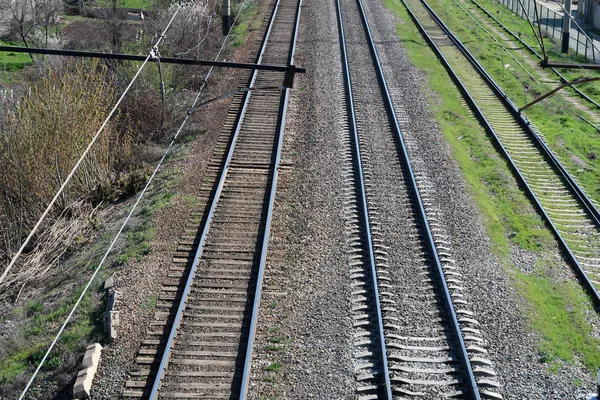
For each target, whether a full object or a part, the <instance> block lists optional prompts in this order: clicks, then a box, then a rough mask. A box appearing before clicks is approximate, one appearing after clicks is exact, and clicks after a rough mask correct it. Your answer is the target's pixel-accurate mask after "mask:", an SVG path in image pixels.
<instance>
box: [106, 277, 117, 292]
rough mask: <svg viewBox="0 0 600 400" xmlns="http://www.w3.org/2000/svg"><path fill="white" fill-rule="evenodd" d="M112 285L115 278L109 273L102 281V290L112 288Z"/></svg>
mask: <svg viewBox="0 0 600 400" xmlns="http://www.w3.org/2000/svg"><path fill="white" fill-rule="evenodd" d="M113 286H115V280H114V278H113V277H112V275H111V276H109V277H108V278H106V280H105V281H104V290H108V289H112V287H113Z"/></svg>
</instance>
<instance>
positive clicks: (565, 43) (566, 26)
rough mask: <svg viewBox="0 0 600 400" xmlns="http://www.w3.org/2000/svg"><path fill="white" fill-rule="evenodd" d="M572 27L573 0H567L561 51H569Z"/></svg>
mask: <svg viewBox="0 0 600 400" xmlns="http://www.w3.org/2000/svg"><path fill="white" fill-rule="evenodd" d="M570 29H571V0H565V12H564V15H563V28H562V47H561V52H563V53H568V52H569V31H570Z"/></svg>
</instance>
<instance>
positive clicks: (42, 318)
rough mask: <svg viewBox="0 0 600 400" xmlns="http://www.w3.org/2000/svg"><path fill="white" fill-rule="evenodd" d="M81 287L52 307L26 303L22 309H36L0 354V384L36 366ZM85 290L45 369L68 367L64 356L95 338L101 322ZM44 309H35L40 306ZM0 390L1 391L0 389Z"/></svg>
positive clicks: (98, 313)
mask: <svg viewBox="0 0 600 400" xmlns="http://www.w3.org/2000/svg"><path fill="white" fill-rule="evenodd" d="M82 290H83V287H81V288H78V289H76V290H74V291H73V292H72V293H71V295H69V296H68V297H67V298H65V299H64V300H63V301H61V302H59V303H58V304H56V305H54V306H52V307H46V306H44V307H42V305H41V303H38V302H35V303H29V304H28V305H27V306H26V307H25V310H24V311H25V312H27V313H30V312H31V310H36V311H35V312H36V314H35V315H34V316H33V317H30V318H28V319H27V321H26V323H25V326H24V328H23V331H22V332H23V333H22V337H21V338H13V339H11V340H10V341H9V343H8V344H7V346H5V347H4V348H3V352H2V354H1V356H0V386H4V385H6V384H8V383H11V382H13V381H14V379H15V377H17V376H19V375H20V374H22V373H23V372H25V371H27V370H28V369H29V368H30V367H32V366H33V367H37V365H38V364H39V363H40V362H41V360H42V358H43V357H44V355H45V354H46V351H47V350H48V346H49V345H50V342H51V340H52V339H53V338H54V334H55V333H56V331H57V330H58V327H60V326H61V325H62V323H63V322H64V321H65V319H66V317H67V316H68V315H69V313H70V312H71V309H72V308H73V306H74V305H75V303H76V301H77V299H78V298H79V296H81V293H82ZM94 304H95V303H93V302H92V301H91V295H90V294H89V292H88V293H87V294H86V295H85V296H84V297H83V299H82V301H81V303H80V306H79V308H78V312H77V313H76V314H75V315H74V318H73V319H72V320H71V323H70V324H69V325H68V327H67V329H66V330H65V331H64V332H63V334H62V335H61V337H60V339H59V341H58V344H57V346H56V347H55V349H54V351H53V352H52V353H50V356H49V357H48V359H47V360H46V362H45V363H44V368H43V369H44V370H45V371H53V372H57V373H59V372H60V371H59V370H57V369H61V368H65V367H67V368H68V367H72V365H71V366H69V365H67V362H66V360H67V358H68V357H69V355H70V354H73V353H77V354H79V353H82V352H83V350H84V349H85V347H86V346H87V344H88V343H89V342H92V341H97V340H98V339H99V338H98V333H97V330H98V328H97V326H100V325H101V322H102V316H101V314H102V310H99V309H95V308H94V307H95V306H94ZM47 308H49V310H48V311H47V312H43V313H41V312H39V311H41V310H42V309H43V310H44V311H46V310H47ZM15 317H17V316H15ZM0 393H1V392H0Z"/></svg>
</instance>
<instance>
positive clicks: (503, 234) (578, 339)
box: [384, 0, 600, 371]
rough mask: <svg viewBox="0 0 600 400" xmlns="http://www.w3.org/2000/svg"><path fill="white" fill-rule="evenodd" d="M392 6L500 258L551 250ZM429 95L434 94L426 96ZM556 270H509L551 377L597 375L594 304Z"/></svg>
mask: <svg viewBox="0 0 600 400" xmlns="http://www.w3.org/2000/svg"><path fill="white" fill-rule="evenodd" d="M384 4H385V5H386V7H388V8H389V9H390V10H391V11H392V12H394V13H395V15H396V16H397V17H399V18H400V20H401V21H402V22H400V23H399V24H398V27H397V34H398V36H399V38H400V41H401V42H402V44H403V46H404V47H405V48H406V50H407V54H408V56H409V58H410V60H411V62H412V63H413V64H414V65H415V66H416V67H417V68H419V69H420V70H422V71H423V72H425V74H426V77H427V87H428V88H429V89H431V90H432V91H433V92H435V95H434V96H431V95H429V103H430V107H431V109H432V111H433V116H434V119H435V121H436V122H437V123H438V125H439V126H440V128H441V130H442V132H443V134H444V137H445V139H446V140H447V141H448V143H449V144H450V145H451V146H452V151H453V155H454V157H455V159H456V160H457V161H458V164H459V167H460V169H461V171H462V174H463V176H464V178H465V180H466V181H467V185H468V190H469V192H470V194H471V196H472V198H473V199H474V201H475V203H476V204H477V206H478V207H479V209H480V211H481V213H482V215H483V219H484V222H485V224H486V227H487V231H488V234H489V235H490V238H491V239H492V241H493V243H494V244H495V248H496V249H495V250H496V252H497V253H499V254H500V255H501V256H504V257H503V259H504V261H503V262H504V263H505V264H508V262H507V261H508V257H507V256H508V254H509V248H508V245H507V244H508V241H507V238H508V240H511V241H512V242H514V243H515V244H516V245H518V246H519V247H521V248H523V249H529V250H535V249H538V248H544V247H546V245H547V244H548V243H550V242H551V240H552V239H551V235H550V233H549V231H548V230H547V229H544V228H543V225H542V223H541V220H540V218H539V217H538V216H537V215H536V214H535V213H533V212H532V209H531V207H530V206H529V202H528V201H527V199H526V197H525V196H524V194H523V193H521V191H520V190H518V189H516V188H515V186H514V184H513V183H512V182H510V180H509V179H508V178H507V176H508V174H509V171H508V167H507V165H506V164H505V163H504V162H503V161H501V160H500V159H499V158H498V157H497V156H496V151H495V150H494V148H493V147H492V145H491V143H490V140H489V139H488V138H487V135H486V134H485V132H484V131H483V129H482V128H481V127H480V126H479V125H478V124H477V123H476V122H474V120H473V118H472V116H471V115H470V112H468V111H467V109H466V108H465V106H462V105H461V103H460V102H459V100H458V92H457V90H456V89H455V88H454V86H453V85H452V84H451V83H450V81H449V78H448V76H447V74H446V72H445V71H444V69H443V68H442V66H441V65H440V64H439V63H436V62H431V60H432V59H434V58H435V56H434V54H433V52H432V51H431V50H430V49H429V47H428V46H427V45H426V43H425V42H424V40H423V39H422V38H421V37H420V35H419V34H418V32H417V30H416V27H414V25H413V24H412V21H411V20H410V18H409V16H408V14H407V12H406V10H405V8H404V6H402V5H401V4H399V2H398V0H384ZM423 92H424V93H430V92H429V91H427V90H425V89H424V90H423ZM551 266H552V263H551V262H550V261H548V260H544V262H540V263H538V265H537V270H536V273H534V274H531V275H524V274H522V273H520V272H518V271H517V270H516V269H515V268H513V267H511V266H507V267H506V268H507V270H508V271H509V273H510V274H511V275H513V276H514V282H515V285H516V286H517V288H518V290H519V291H520V293H521V295H522V296H523V297H524V298H525V299H526V300H527V302H528V307H527V311H526V313H527V316H528V318H529V319H530V321H531V326H532V329H533V330H534V331H535V332H537V333H538V334H539V336H540V343H539V351H540V358H541V360H542V361H544V362H546V363H547V364H548V369H549V371H556V370H557V368H558V366H559V365H560V362H561V361H562V362H567V363H576V362H577V360H581V362H582V363H583V364H584V365H585V366H586V367H587V368H589V369H590V371H595V369H596V368H597V367H598V366H600V352H599V351H598V348H599V345H600V343H599V341H598V340H597V339H595V338H594V337H593V336H592V327H591V325H590V324H589V323H588V322H587V321H586V315H595V312H594V310H593V307H592V305H591V302H590V299H589V298H588V297H587V296H586V294H585V293H584V292H583V290H582V289H581V287H580V286H578V285H577V284H576V283H574V282H572V281H564V280H562V279H558V278H556V279H554V278H552V277H551V276H550V275H551V272H550V271H552V269H551V268H549V267H551Z"/></svg>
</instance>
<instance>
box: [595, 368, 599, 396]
mask: <svg viewBox="0 0 600 400" xmlns="http://www.w3.org/2000/svg"><path fill="white" fill-rule="evenodd" d="M596 391H597V393H596V398H597V399H600V368H598V381H597V385H596Z"/></svg>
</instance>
